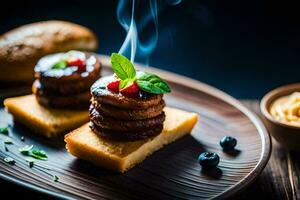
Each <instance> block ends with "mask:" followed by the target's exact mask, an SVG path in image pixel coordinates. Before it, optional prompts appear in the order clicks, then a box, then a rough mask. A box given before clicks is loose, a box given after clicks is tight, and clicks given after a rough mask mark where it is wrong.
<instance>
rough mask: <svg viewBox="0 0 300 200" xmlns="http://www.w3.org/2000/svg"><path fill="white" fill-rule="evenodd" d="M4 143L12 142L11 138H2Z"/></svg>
mask: <svg viewBox="0 0 300 200" xmlns="http://www.w3.org/2000/svg"><path fill="white" fill-rule="evenodd" d="M4 144H13V141H12V139H11V138H7V139H6V140H4Z"/></svg>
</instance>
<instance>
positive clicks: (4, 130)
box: [0, 127, 9, 135]
mask: <svg viewBox="0 0 300 200" xmlns="http://www.w3.org/2000/svg"><path fill="white" fill-rule="evenodd" d="M8 132H9V130H8V127H2V128H0V133H2V134H6V135H7V134H8Z"/></svg>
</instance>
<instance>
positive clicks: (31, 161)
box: [26, 158, 34, 168]
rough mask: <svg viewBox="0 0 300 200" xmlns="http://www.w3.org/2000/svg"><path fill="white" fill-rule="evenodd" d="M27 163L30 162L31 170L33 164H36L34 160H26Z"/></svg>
mask: <svg viewBox="0 0 300 200" xmlns="http://www.w3.org/2000/svg"><path fill="white" fill-rule="evenodd" d="M26 162H28V166H29V167H30V168H32V167H33V164H34V160H33V159H31V158H27V159H26Z"/></svg>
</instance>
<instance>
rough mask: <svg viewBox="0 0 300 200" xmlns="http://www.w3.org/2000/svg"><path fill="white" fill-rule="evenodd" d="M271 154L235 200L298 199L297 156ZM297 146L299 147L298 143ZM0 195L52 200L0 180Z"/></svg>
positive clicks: (280, 152) (299, 168)
mask: <svg viewBox="0 0 300 200" xmlns="http://www.w3.org/2000/svg"><path fill="white" fill-rule="evenodd" d="M242 102H243V103H244V104H245V105H246V106H247V107H249V108H250V109H251V110H252V111H254V112H255V113H256V114H258V115H260V113H259V102H258V101H253V100H244V101H242ZM272 143H273V146H272V155H271V158H270V161H269V163H268V164H267V166H266V168H265V169H264V170H263V172H262V174H261V175H260V176H259V177H258V178H257V180H255V181H254V182H253V184H251V185H250V186H249V187H248V188H247V189H246V190H244V191H242V192H240V193H239V194H237V195H236V196H235V197H234V199H236V200H246V199H247V200H248V199H249V200H250V199H251V200H253V199H255V198H258V197H259V198H261V199H272V200H277V199H278V200H279V199H280V200H282V199H291V200H296V199H299V198H300V182H299V176H300V156H299V154H297V153H295V152H288V151H286V150H285V149H283V148H282V147H280V146H279V144H278V143H277V142H276V141H274V140H272ZM299 145H300V144H299ZM0 193H1V195H2V196H3V197H4V196H6V195H7V196H9V197H11V198H14V197H15V198H16V197H19V195H21V196H23V197H26V198H30V199H53V198H48V197H47V196H45V195H42V194H37V193H35V192H32V191H28V190H26V189H24V188H21V187H19V186H16V185H13V184H11V183H7V182H6V181H3V180H0Z"/></svg>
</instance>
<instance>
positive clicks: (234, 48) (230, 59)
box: [0, 0, 300, 98]
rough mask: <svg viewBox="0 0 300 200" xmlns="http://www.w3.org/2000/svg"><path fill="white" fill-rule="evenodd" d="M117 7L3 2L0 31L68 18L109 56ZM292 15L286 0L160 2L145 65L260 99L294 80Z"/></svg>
mask: <svg viewBox="0 0 300 200" xmlns="http://www.w3.org/2000/svg"><path fill="white" fill-rule="evenodd" d="M117 3H118V2H117V1H95V2H94V1H90V0H84V1H83V0H67V1H55V0H52V1H49V0H43V1H19V2H18V3H16V2H15V1H10V2H8V4H7V5H2V6H1V7H2V9H1V12H0V33H4V32H6V31H8V30H10V29H12V28H15V27H17V26H19V25H22V24H27V23H31V22H35V21H41V20H48V19H63V20H69V21H72V22H76V23H79V24H82V25H85V26H87V27H89V28H91V29H92V30H94V31H95V32H96V33H97V35H98V37H99V38H100V48H99V49H98V52H99V53H101V54H111V52H113V51H118V50H119V48H120V46H121V44H122V42H123V40H124V37H125V31H124V30H123V29H122V27H121V26H120V25H119V23H118V21H117V18H116V6H117ZM147 3H148V1H146V0H140V1H139V4H147ZM162 4H165V3H164V1H162V0H161V1H159V5H160V6H161V5H162ZM299 17H300V12H299V10H298V6H297V5H296V1H295V3H294V2H292V1H289V0H287V1H284V2H282V1H278V3H277V1H271V0H267V1H266V0H251V1H239V0H226V1H220V0H198V1H196V0H183V1H182V2H181V3H180V4H178V5H176V6H171V5H167V6H164V8H163V9H162V11H161V12H160V15H159V40H158V45H157V48H156V49H155V51H154V52H153V54H152V55H151V57H150V62H149V64H150V65H151V66H155V67H158V68H162V69H167V70H169V71H173V72H176V73H179V74H183V75H186V76H189V77H192V78H194V79H197V80H200V81H202V82H205V83H209V84H211V85H213V86H216V87H217V88H219V89H221V90H224V91H226V92H228V93H229V94H231V95H233V96H235V97H237V98H260V97H262V95H263V94H265V93H266V92H267V91H268V90H270V89H272V88H274V87H277V86H280V85H283V84H287V83H292V82H298V81H299V72H300V67H299V66H300V65H299V64H300V59H299V56H298V54H299V42H300V41H299V40H300V39H299V38H300V37H299V35H300V26H299Z"/></svg>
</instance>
